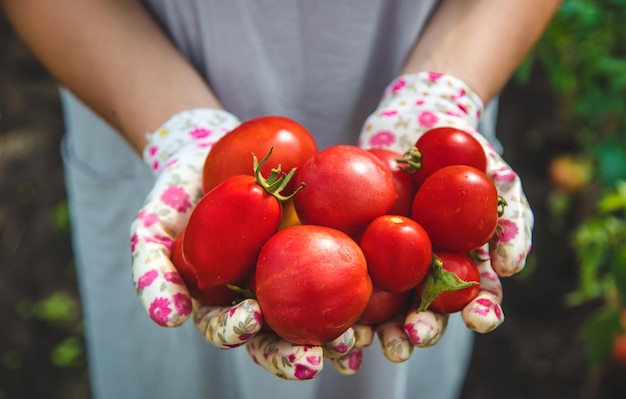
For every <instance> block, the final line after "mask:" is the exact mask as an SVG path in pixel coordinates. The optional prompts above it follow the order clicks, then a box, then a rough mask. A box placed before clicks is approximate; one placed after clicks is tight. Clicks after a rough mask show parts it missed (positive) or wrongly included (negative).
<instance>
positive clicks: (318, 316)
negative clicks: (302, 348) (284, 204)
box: [255, 191, 372, 345]
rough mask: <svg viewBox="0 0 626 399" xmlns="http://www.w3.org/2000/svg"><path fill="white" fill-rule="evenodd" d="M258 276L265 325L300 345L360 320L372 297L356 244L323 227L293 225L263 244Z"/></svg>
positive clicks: (323, 339) (327, 337) (334, 335)
mask: <svg viewBox="0 0 626 399" xmlns="http://www.w3.org/2000/svg"><path fill="white" fill-rule="evenodd" d="M303 192H304V191H303ZM255 278H256V282H255V284H256V295H257V299H258V301H259V305H260V306H261V312H262V314H263V317H264V319H265V321H266V322H267V324H268V325H269V326H270V327H271V329H272V330H274V332H276V334H278V335H279V336H280V337H282V338H283V339H285V340H287V341H290V342H293V343H296V344H301V345H319V344H323V343H327V342H330V341H332V340H333V339H335V338H337V337H338V336H339V335H341V334H342V333H344V332H345V331H346V330H347V329H348V328H349V327H351V326H352V325H353V324H354V322H356V320H357V319H358V318H359V316H360V315H361V313H363V311H364V310H365V307H366V306H367V304H368V302H369V300H370V297H371V296H372V280H371V279H370V277H369V275H368V274H367V263H366V260H365V255H363V252H362V251H361V249H360V248H359V246H358V244H357V243H356V242H355V241H354V240H353V239H352V238H350V237H349V236H348V235H347V234H345V233H343V232H341V231H339V230H336V229H332V228H329V227H324V226H314V225H299V226H292V227H288V228H286V229H284V230H281V231H279V232H278V233H276V234H275V235H274V236H272V238H270V239H269V240H268V241H267V243H266V244H265V245H264V246H263V248H262V249H261V253H260V254H259V257H258V261H257V265H256V273H255Z"/></svg>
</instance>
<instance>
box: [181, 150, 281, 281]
mask: <svg viewBox="0 0 626 399" xmlns="http://www.w3.org/2000/svg"><path fill="white" fill-rule="evenodd" d="M270 154H271V152H270V153H269V154H268V155H267V156H266V157H265V158H264V159H263V160H262V161H261V162H260V163H257V161H256V157H254V170H255V171H256V172H257V173H256V176H248V175H237V176H232V177H229V178H228V179H226V180H225V181H223V182H222V183H220V184H218V185H217V186H216V187H215V188H213V189H212V190H211V191H209V192H208V193H206V194H205V195H204V196H203V197H202V199H201V200H200V202H198V205H196V207H195V208H194V210H193V211H192V213H191V215H190V217H189V221H188V222H187V226H186V227H185V237H184V239H183V253H184V255H185V259H187V261H188V262H190V263H191V264H192V265H193V266H194V268H195V270H196V276H197V278H198V287H199V288H200V289H204V288H207V287H212V286H215V285H226V284H236V283H237V282H240V281H246V280H247V279H248V278H249V277H250V275H251V274H252V273H253V271H254V266H255V263H256V258H257V256H258V254H259V251H260V250H261V247H262V246H263V244H264V243H265V241H267V239H269V238H270V237H271V236H272V235H273V234H274V233H276V232H277V231H278V228H279V226H280V223H281V219H282V213H283V210H282V203H281V199H284V197H282V196H280V194H279V191H281V186H280V185H275V184H273V183H272V182H270V181H269V180H266V179H265V178H263V177H262V176H261V173H260V171H261V170H262V167H263V164H264V162H265V161H266V160H267V159H268V158H269V156H270ZM281 178H283V179H284V178H285V175H283V176H282V177H281ZM277 191H278V192H277Z"/></svg>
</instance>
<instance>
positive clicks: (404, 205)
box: [367, 148, 417, 216]
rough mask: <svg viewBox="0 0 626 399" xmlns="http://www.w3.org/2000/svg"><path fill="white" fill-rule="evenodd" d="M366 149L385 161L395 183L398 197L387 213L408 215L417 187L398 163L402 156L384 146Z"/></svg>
mask: <svg viewBox="0 0 626 399" xmlns="http://www.w3.org/2000/svg"><path fill="white" fill-rule="evenodd" d="M367 151H369V152H371V153H372V154H374V155H376V156H377V157H378V158H379V159H380V160H382V161H383V162H385V164H386V165H387V167H388V168H389V170H390V171H391V175H392V176H393V181H394V183H395V185H396V193H397V194H398V198H397V199H396V202H395V203H394V205H393V208H391V210H390V211H389V212H387V213H388V214H390V215H401V216H409V215H410V214H411V204H412V203H413V196H415V191H416V190H417V187H416V185H415V183H414V182H413V178H412V177H411V175H410V174H408V173H406V172H405V171H404V170H403V169H402V168H401V167H400V164H399V163H398V159H400V158H402V154H400V153H399V152H396V151H392V150H389V149H386V148H370V149H369V150H367Z"/></svg>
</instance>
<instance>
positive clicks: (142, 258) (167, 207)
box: [131, 109, 240, 327]
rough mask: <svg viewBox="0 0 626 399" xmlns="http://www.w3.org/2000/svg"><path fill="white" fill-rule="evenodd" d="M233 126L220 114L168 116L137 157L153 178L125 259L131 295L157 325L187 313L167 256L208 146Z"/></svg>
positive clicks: (177, 321)
mask: <svg viewBox="0 0 626 399" xmlns="http://www.w3.org/2000/svg"><path fill="white" fill-rule="evenodd" d="M239 124H240V122H239V120H238V119H237V118H236V117H235V116H233V115H231V114H229V113H227V112H225V111H221V110H215V109H195V110H190V111H184V112H181V113H178V114H176V115H174V116H173V117H172V118H170V119H169V120H168V121H167V122H165V124H163V125H162V126H161V127H160V128H159V129H157V130H156V131H155V132H154V133H152V134H149V135H148V136H147V139H148V144H147V145H146V147H145V149H144V152H143V159H144V161H145V163H146V164H147V165H148V166H149V167H150V169H151V170H152V172H154V175H155V178H156V179H155V182H154V186H153V188H152V190H151V191H150V193H149V194H148V196H147V198H146V201H145V202H144V205H143V207H142V208H141V210H140V211H139V214H138V215H137V219H136V220H135V221H134V222H133V224H132V226H131V260H132V274H133V281H134V283H135V288H136V290H137V295H138V296H139V299H140V300H141V303H142V304H143V306H144V308H145V309H146V311H147V312H148V314H149V316H150V318H151V319H152V320H154V322H156V323H157V324H158V325H160V326H163V327H176V326H179V325H181V324H182V323H183V322H185V320H187V318H188V317H189V316H190V315H191V312H192V302H191V297H190V295H189V291H188V290H187V287H186V286H185V284H184V282H183V280H182V278H181V276H180V274H179V273H178V271H177V270H176V268H175V267H174V265H173V264H172V262H171V261H170V253H171V250H172V247H173V245H174V240H175V238H176V236H177V235H178V234H179V233H180V232H181V231H182V230H183V229H184V227H185V225H186V224H187V220H188V219H189V215H190V214H191V211H192V210H193V208H194V206H195V205H196V204H197V203H198V201H199V200H200V198H201V197H202V194H203V193H202V170H203V165H204V160H205V158H206V156H207V154H208V152H209V150H210V149H211V146H212V145H213V143H215V142H216V141H217V140H219V139H220V138H221V137H222V136H224V135H225V134H226V133H227V132H229V131H230V130H232V129H233V128H235V127H236V126H238V125H239Z"/></svg>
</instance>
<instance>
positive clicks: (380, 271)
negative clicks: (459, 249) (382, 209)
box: [359, 215, 433, 292]
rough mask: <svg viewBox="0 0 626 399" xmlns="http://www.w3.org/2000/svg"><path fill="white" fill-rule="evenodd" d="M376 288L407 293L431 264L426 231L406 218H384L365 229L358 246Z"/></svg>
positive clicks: (429, 244) (394, 216)
mask: <svg viewBox="0 0 626 399" xmlns="http://www.w3.org/2000/svg"><path fill="white" fill-rule="evenodd" d="M359 245H360V246H361V249H362V250H363V253H364V254H365V259H367V268H368V271H369V274H370V277H371V278H372V283H373V284H374V286H375V287H378V288H380V289H382V290H385V291H389V292H402V291H408V290H410V289H411V288H413V287H415V286H416V285H417V284H419V283H420V282H421V281H422V280H423V279H424V277H425V276H426V274H427V273H428V271H429V270H430V264H431V263H432V260H433V253H432V245H431V242H430V238H429V237H428V234H427V233H426V231H425V230H424V229H423V228H422V226H420V225H419V224H418V223H417V222H416V221H414V220H412V219H409V218H408V217H405V216H399V215H383V216H379V217H377V218H376V219H374V220H373V221H372V222H371V223H370V224H368V225H367V227H366V228H365V231H363V234H362V235H361V241H360V243H359Z"/></svg>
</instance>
